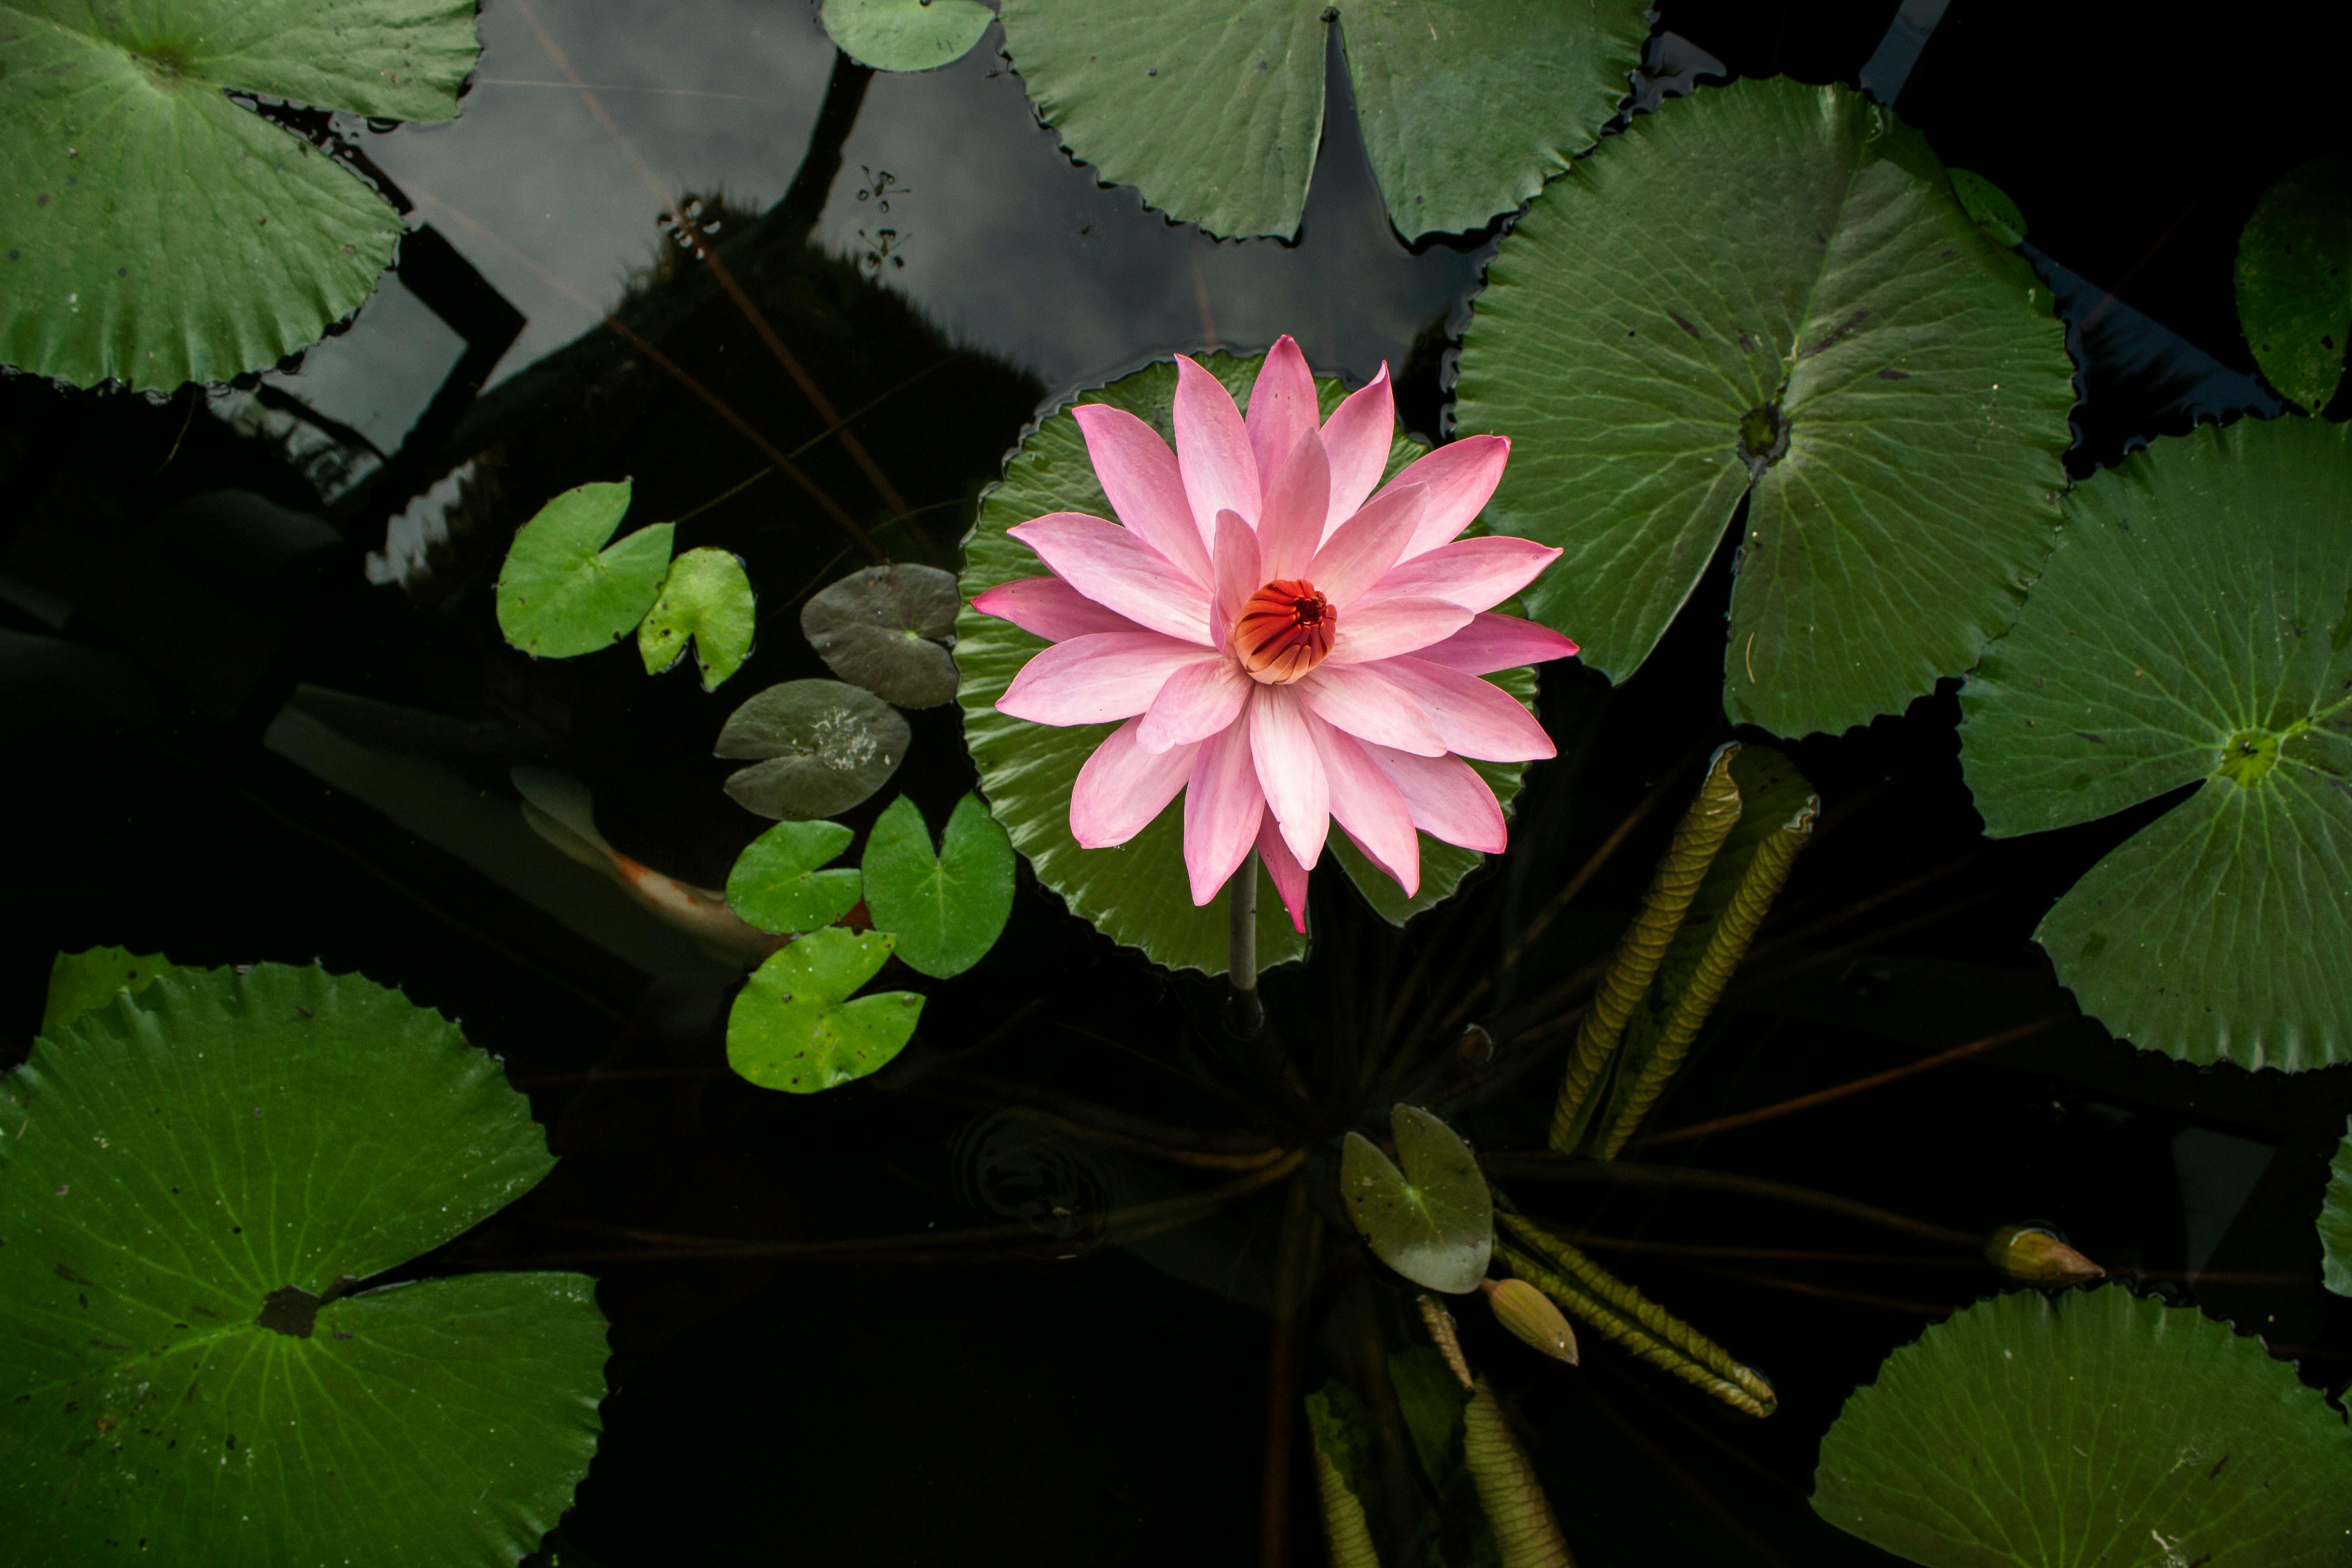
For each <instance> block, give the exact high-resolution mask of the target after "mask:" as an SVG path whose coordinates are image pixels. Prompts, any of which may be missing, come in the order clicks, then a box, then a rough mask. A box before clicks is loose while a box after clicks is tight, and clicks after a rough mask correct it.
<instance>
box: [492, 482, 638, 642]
mask: <svg viewBox="0 0 2352 1568" xmlns="http://www.w3.org/2000/svg"><path fill="white" fill-rule="evenodd" d="M630 490H631V486H630V482H629V481H628V480H627V479H623V480H621V481H620V482H619V483H618V484H591V485H582V486H581V487H580V488H579V489H571V490H566V491H564V492H563V493H562V495H560V496H557V497H556V498H555V499H554V500H551V501H549V502H548V503H547V504H546V505H545V506H543V507H541V508H540V509H539V512H538V514H537V515H536V516H534V517H533V518H532V519H531V520H530V521H529V522H526V523H524V524H523V525H522V527H521V528H520V529H518V530H517V531H515V539H514V544H513V545H512V547H510V548H509V550H508V551H507V561H506V565H505V566H504V567H502V568H500V570H499V590H498V600H499V631H501V632H503V633H505V634H506V639H507V641H508V642H509V643H511V644H512V645H513V646H515V647H519V648H520V649H522V650H523V652H525V653H527V654H530V655H531V656H533V657H534V658H572V657H574V656H576V655H579V654H583V653H594V652H596V651H597V650H598V649H600V648H605V647H611V646H612V645H613V644H614V643H616V642H618V641H620V640H621V638H623V637H627V636H628V635H629V633H630V632H631V631H633V630H634V629H635V627H636V625H637V623H638V622H639V621H641V620H643V619H645V617H646V611H648V610H650V609H652V608H653V607H654V600H655V598H656V596H658V595H660V593H661V587H662V579H663V577H664V576H665V575H667V573H668V571H669V551H670V532H671V529H670V525H669V524H668V523H667V522H657V523H655V524H654V525H653V526H652V527H650V528H641V529H638V530H637V531H635V533H632V534H630V535H629V536H628V537H627V538H626V539H624V540H622V541H621V542H619V543H618V544H615V545H614V546H613V547H612V548H610V549H609V550H608V549H606V548H605V547H604V542H605V541H606V540H608V539H611V538H612V537H613V531H614V530H615V529H617V528H619V527H620V526H621V519H622V517H623V516H624V515H625V514H626V513H627V511H628V510H629V495H630Z"/></svg>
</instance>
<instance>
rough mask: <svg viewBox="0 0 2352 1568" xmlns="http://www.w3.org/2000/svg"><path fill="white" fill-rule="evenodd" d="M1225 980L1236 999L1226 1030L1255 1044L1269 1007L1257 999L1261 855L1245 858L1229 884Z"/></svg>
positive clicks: (1253, 852) (1230, 1003)
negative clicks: (1258, 899)
mask: <svg viewBox="0 0 2352 1568" xmlns="http://www.w3.org/2000/svg"><path fill="white" fill-rule="evenodd" d="M1225 943H1226V954H1227V956H1226V967H1225V978H1226V979H1227V980H1229V981H1231V982H1232V983H1233V988H1234V990H1233V995H1232V997H1231V998H1230V999H1229V1000H1228V1001H1227V1003H1226V1004H1225V1030H1226V1032H1227V1033H1228V1034H1231V1035H1232V1036H1234V1038H1236V1039H1243V1040H1254V1039H1255V1038H1256V1037H1257V1035H1258V1031H1259V1030H1261V1029H1263V1028H1264V1027H1265V1004H1264V1003H1262V1002H1260V1001H1259V1000H1258V995H1257V851H1256V850H1255V849H1253V850H1251V851H1250V852H1249V853H1248V854H1247V855H1244V857H1242V863H1241V866H1240V868H1239V869H1237V870H1235V871H1234V875H1233V879H1232V880H1231V881H1229V882H1227V883H1226V884H1225Z"/></svg>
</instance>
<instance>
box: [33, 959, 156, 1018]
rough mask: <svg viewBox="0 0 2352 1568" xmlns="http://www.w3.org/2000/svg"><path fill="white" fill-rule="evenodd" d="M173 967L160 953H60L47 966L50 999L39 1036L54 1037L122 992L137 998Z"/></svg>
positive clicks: (42, 1012)
mask: <svg viewBox="0 0 2352 1568" xmlns="http://www.w3.org/2000/svg"><path fill="white" fill-rule="evenodd" d="M173 968H174V965H173V963H172V961H171V960H170V959H168V958H165V957H164V956H163V954H162V953H160V952H131V950H130V949H128V948H121V947H93V948H91V949H90V950H89V952H61V953H59V954H58V956H57V960H56V962H55V963H51V964H50V965H49V1000H48V1005H47V1006H46V1007H44V1008H43V1009H42V1011H41V1033H43V1034H44V1035H55V1034H56V1033H57V1032H58V1030H59V1029H62V1028H64V1027H65V1026H67V1025H68V1024H70V1023H72V1022H73V1021H74V1020H75V1019H76V1018H79V1017H80V1016H82V1015H83V1014H84V1013H88V1012H92V1011H94V1010H96V1009H97V1008H100V1007H103V1006H105V1005H107V1004H108V1003H109V1002H111V1001H113V1000H114V998H115V997H116V996H117V995H118V994H121V993H124V992H128V993H130V994H131V995H133V996H136V995H138V994H139V993H141V992H142V991H144V990H146V989H147V987H149V986H150V985H152V984H155V979H156V977H157V976H158V975H163V974H169V973H172V972H173Z"/></svg>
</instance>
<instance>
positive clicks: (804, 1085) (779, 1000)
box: [727, 926, 923, 1094]
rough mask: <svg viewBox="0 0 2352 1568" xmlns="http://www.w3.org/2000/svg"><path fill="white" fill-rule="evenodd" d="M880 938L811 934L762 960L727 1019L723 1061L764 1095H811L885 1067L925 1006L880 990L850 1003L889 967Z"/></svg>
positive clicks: (886, 943) (832, 931)
mask: <svg viewBox="0 0 2352 1568" xmlns="http://www.w3.org/2000/svg"><path fill="white" fill-rule="evenodd" d="M890 946H891V941H890V938H889V937H888V936H887V934H885V933H884V932H881V931H844V930H842V929H841V928H840V927H838V926H827V927H826V928H825V929H824V930H823V931H811V932H809V933H808V935H806V936H803V937H795V938H794V939H793V941H792V942H788V943H786V944H785V945H784V946H782V947H780V948H778V949H777V950H776V951H775V952H772V953H771V954H769V955H768V960H767V962H766V963H762V964H761V965H760V967H759V968H758V969H756V970H754V971H753V972H752V973H751V979H750V980H748V981H745V982H744V984H743V989H742V990H741V991H740V992H738V993H737V994H736V996H735V1005H734V1007H733V1008H732V1009H731V1010H730V1012H729V1013H728V1015H727V1061H728V1065H729V1066H730V1067H732V1068H734V1069H735V1070H736V1071H737V1072H739V1073H741V1074H742V1075H743V1076H744V1077H745V1078H747V1079H750V1080H751V1082H753V1083H756V1084H758V1085H759V1086H760V1087H761V1089H782V1090H784V1091H785V1092H786V1093H788V1094H814V1093H816V1092H817V1091H818V1090H820V1089H832V1088H835V1087H836V1086H837V1085H840V1084H845V1083H849V1082H852V1081H853V1080H855V1079H861V1078H864V1077H865V1076H866V1074H868V1073H870V1072H874V1071H876V1070H877V1069H879V1068H883V1067H886V1066H887V1065H888V1064H889V1061H890V1058H893V1057H895V1056H897V1055H898V1053H899V1051H900V1050H902V1049H904V1048H905V1047H906V1044H907V1041H908V1039H909V1038H910V1037H913V1035H914V1033H915V1020H916V1019H918V1018H919V1017H921V1016H922V1014H923V999H922V998H921V997H920V996H919V995H917V994H915V993H913V992H911V991H884V992H880V993H877V994H874V995H871V996H860V997H858V998H857V999H856V1001H854V1002H853V1001H851V1000H850V999H849V998H850V995H851V994H852V993H854V992H855V991H856V989H857V988H858V987H859V986H861V985H863V984H866V982H867V981H869V980H871V979H873V978H874V976H875V973H876V972H877V971H878V970H880V969H881V967H882V965H883V964H884V963H887V962H888V961H889V958H890Z"/></svg>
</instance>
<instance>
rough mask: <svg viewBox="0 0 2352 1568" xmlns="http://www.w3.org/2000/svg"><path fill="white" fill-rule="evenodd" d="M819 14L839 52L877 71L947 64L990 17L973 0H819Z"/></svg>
mask: <svg viewBox="0 0 2352 1568" xmlns="http://www.w3.org/2000/svg"><path fill="white" fill-rule="evenodd" d="M822 16H823V17H824V30H825V31H826V32H827V33H829V34H831V35H832V37H833V41H834V42H835V43H836V44H838V45H840V46H841V52H842V53H843V54H845V55H847V56H848V57H849V58H851V59H854V60H856V62H857V63H858V64H859V65H863V66H872V67H873V68H875V69H876V70H878V71H919V70H929V69H930V68H932V67H934V66H943V65H950V64H952V63H954V62H955V61H957V60H960V59H961V58H963V57H964V56H965V55H966V54H968V53H970V52H971V47H972V45H974V44H976V43H978V42H980V36H981V35H982V33H985V32H986V31H988V25H989V23H991V22H992V21H994V20H995V19H996V16H995V13H993V12H992V11H991V10H989V8H988V7H987V6H985V5H981V4H979V3H978V0H824V12H823V13H822Z"/></svg>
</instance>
